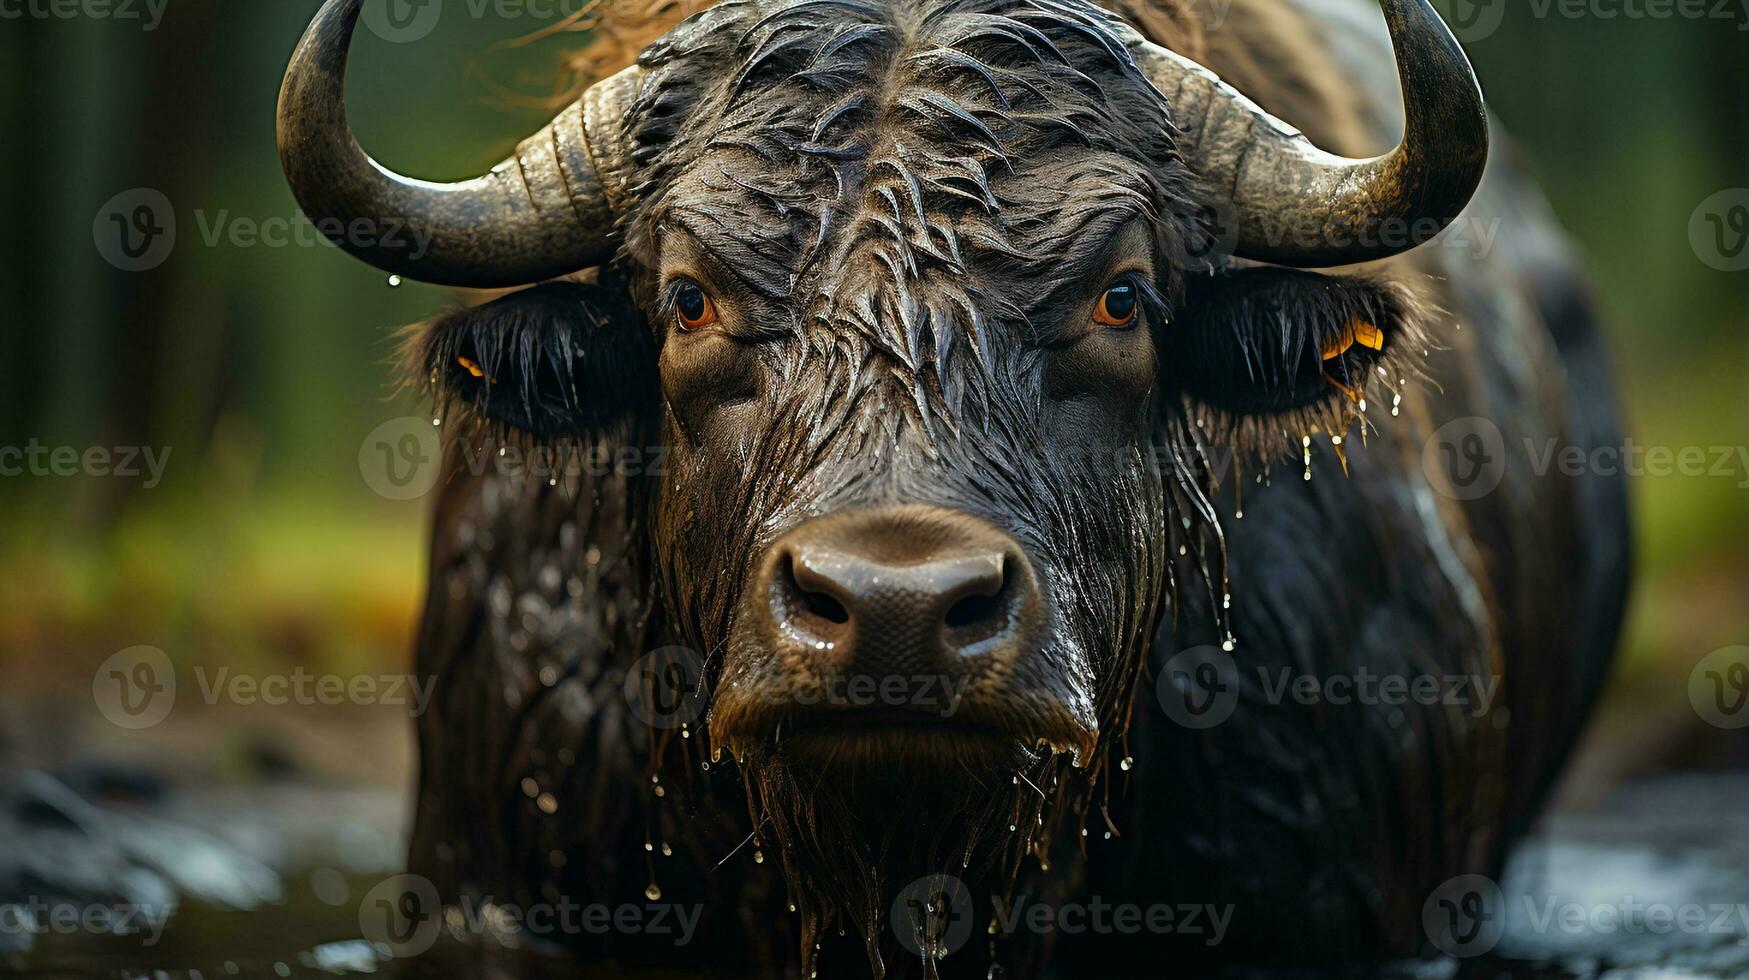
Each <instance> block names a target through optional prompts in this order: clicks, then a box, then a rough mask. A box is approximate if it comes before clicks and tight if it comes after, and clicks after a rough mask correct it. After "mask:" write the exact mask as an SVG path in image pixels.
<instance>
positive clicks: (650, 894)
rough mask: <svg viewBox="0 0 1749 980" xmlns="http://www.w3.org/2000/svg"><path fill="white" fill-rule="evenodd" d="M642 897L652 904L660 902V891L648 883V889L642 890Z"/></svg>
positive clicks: (653, 884)
mask: <svg viewBox="0 0 1749 980" xmlns="http://www.w3.org/2000/svg"><path fill="white" fill-rule="evenodd" d="M644 897H645V898H647V899H649V900H650V901H652V902H659V901H661V900H662V889H661V888H659V887H657V885H656V883H655V882H653V881H652V882H650V887H648V888H646V889H644Z"/></svg>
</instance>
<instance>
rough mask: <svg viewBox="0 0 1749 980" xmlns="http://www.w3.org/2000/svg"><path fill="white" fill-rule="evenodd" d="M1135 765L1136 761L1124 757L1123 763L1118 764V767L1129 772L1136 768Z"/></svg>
mask: <svg viewBox="0 0 1749 980" xmlns="http://www.w3.org/2000/svg"><path fill="white" fill-rule="evenodd" d="M1135 765H1136V760H1135V759H1132V758H1130V757H1129V756H1127V755H1126V756H1124V757H1123V761H1122V762H1120V763H1118V764H1117V767H1118V768H1119V769H1122V770H1123V771H1124V772H1129V771H1130V770H1131V769H1133V768H1135Z"/></svg>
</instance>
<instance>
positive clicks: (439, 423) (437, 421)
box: [431, 417, 443, 426]
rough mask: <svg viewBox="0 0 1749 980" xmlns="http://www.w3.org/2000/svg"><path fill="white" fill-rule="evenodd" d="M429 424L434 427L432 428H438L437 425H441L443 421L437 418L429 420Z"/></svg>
mask: <svg viewBox="0 0 1749 980" xmlns="http://www.w3.org/2000/svg"><path fill="white" fill-rule="evenodd" d="M431 424H432V425H434V426H438V425H442V424H443V419H442V418H441V417H439V418H435V419H432V420H431Z"/></svg>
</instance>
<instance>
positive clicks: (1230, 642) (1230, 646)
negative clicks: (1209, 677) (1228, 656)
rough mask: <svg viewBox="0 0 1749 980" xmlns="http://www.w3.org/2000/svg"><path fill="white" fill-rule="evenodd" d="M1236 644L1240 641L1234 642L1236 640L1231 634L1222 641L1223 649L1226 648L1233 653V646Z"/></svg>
mask: <svg viewBox="0 0 1749 980" xmlns="http://www.w3.org/2000/svg"><path fill="white" fill-rule="evenodd" d="M1236 646H1238V643H1236V642H1234V640H1233V638H1232V637H1231V636H1229V637H1227V638H1226V639H1224V640H1222V641H1221V649H1222V650H1225V651H1226V652H1228V653H1232V652H1233V648H1234V647H1236Z"/></svg>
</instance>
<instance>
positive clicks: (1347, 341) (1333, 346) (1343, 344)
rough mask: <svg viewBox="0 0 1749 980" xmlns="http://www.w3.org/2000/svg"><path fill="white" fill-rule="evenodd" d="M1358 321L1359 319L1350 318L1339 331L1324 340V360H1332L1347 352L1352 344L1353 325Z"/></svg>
mask: <svg viewBox="0 0 1749 980" xmlns="http://www.w3.org/2000/svg"><path fill="white" fill-rule="evenodd" d="M1358 322H1360V321H1358V320H1350V321H1349V322H1348V325H1347V326H1345V327H1343V328H1342V332H1341V333H1339V334H1337V335H1336V336H1334V337H1332V338H1330V339H1329V340H1328V341H1325V343H1324V360H1326V361H1333V360H1335V359H1336V358H1338V357H1341V356H1342V355H1343V354H1345V353H1347V352H1348V348H1350V347H1353V346H1354V325H1355V324H1356V323H1358Z"/></svg>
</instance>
